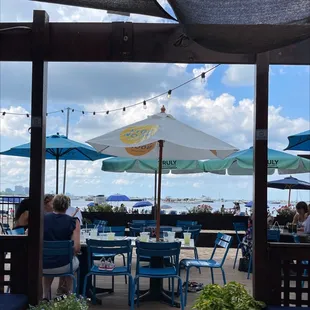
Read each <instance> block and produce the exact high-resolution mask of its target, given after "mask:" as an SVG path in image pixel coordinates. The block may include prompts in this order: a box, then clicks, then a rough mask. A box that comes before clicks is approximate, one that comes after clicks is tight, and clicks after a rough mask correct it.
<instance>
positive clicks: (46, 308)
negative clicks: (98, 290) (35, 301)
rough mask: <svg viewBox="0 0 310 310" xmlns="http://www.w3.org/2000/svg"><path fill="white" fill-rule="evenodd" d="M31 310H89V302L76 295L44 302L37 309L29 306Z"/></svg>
mask: <svg viewBox="0 0 310 310" xmlns="http://www.w3.org/2000/svg"><path fill="white" fill-rule="evenodd" d="M29 307H30V309H31V310H88V305H87V301H86V300H85V299H84V298H82V297H79V298H78V297H76V296H75V295H74V294H71V295H69V296H66V295H64V296H62V297H58V298H56V299H55V300H53V301H50V302H46V301H42V302H41V303H40V304H39V305H37V306H36V307H33V306H29Z"/></svg>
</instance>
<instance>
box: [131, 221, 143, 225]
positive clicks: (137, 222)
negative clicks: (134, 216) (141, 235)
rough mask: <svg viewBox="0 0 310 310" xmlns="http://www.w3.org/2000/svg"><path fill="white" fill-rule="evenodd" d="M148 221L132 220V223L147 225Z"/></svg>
mask: <svg viewBox="0 0 310 310" xmlns="http://www.w3.org/2000/svg"><path fill="white" fill-rule="evenodd" d="M146 222H147V221H146V220H132V222H131V224H133V225H141V226H146Z"/></svg>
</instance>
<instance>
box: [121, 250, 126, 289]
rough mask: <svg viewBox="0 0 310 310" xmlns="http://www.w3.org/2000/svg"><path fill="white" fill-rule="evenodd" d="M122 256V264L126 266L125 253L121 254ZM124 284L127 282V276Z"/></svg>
mask: <svg viewBox="0 0 310 310" xmlns="http://www.w3.org/2000/svg"><path fill="white" fill-rule="evenodd" d="M122 256H123V264H124V266H126V259H125V255H124V254H122ZM125 284H127V276H125Z"/></svg>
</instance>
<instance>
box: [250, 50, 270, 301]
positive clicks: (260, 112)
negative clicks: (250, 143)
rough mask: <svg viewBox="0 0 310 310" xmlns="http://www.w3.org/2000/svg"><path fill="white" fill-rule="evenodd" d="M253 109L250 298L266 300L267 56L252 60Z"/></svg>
mask: <svg viewBox="0 0 310 310" xmlns="http://www.w3.org/2000/svg"><path fill="white" fill-rule="evenodd" d="M255 75H256V85H255V109H254V139H253V140H254V190H253V196H254V197H253V202H254V204H253V232H254V235H253V250H254V252H253V295H254V298H256V299H257V300H262V301H265V302H267V301H268V299H269V298H268V294H269V291H270V290H268V254H267V161H268V156H267V155H268V149H267V147H268V88H269V54H268V53H264V54H258V55H257V58H256V73H255Z"/></svg>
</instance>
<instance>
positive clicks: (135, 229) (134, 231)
mask: <svg viewBox="0 0 310 310" xmlns="http://www.w3.org/2000/svg"><path fill="white" fill-rule="evenodd" d="M141 231H143V227H141V226H129V232H130V236H131V237H137V236H138V235H139V234H140V232H141Z"/></svg>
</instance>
